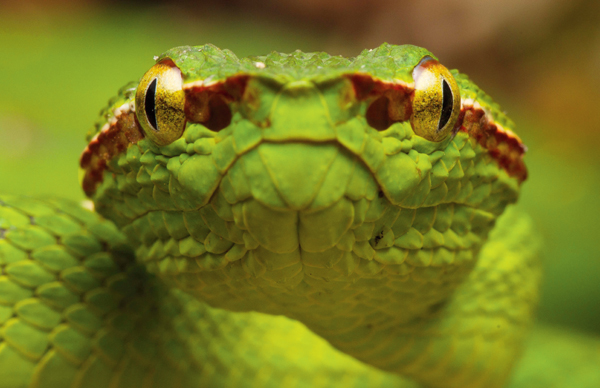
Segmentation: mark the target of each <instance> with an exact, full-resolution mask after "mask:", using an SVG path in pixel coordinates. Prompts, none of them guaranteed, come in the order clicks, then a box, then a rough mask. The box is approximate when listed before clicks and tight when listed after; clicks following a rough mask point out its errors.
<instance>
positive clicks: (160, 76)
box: [135, 61, 186, 146]
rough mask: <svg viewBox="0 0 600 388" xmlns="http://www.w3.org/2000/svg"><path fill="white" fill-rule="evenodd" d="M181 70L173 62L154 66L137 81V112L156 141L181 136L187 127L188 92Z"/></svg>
mask: <svg viewBox="0 0 600 388" xmlns="http://www.w3.org/2000/svg"><path fill="white" fill-rule="evenodd" d="M182 86H183V79H182V77H181V71H180V70H179V69H178V68H177V67H176V66H175V64H174V63H173V62H170V61H165V62H160V63H157V64H156V65H154V66H152V68H151V69H150V70H148V72H146V74H144V77H142V80H141V81H140V84H139V85H138V88H137V91H136V94H135V112H136V115H137V119H138V121H139V123H140V125H141V126H142V128H143V129H144V133H145V134H146V136H148V137H149V138H150V140H152V141H153V142H154V143H155V144H157V145H161V146H162V145H167V144H170V143H172V142H174V141H175V140H177V139H179V138H180V137H181V134H182V133H183V130H184V129H185V121H186V119H185V113H184V110H183V108H184V105H185V95H184V92H183V89H182Z"/></svg>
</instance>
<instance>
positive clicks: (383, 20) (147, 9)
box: [0, 0, 600, 333]
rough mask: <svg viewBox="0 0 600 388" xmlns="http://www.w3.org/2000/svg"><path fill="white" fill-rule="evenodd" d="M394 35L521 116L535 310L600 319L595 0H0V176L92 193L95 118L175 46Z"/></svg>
mask: <svg viewBox="0 0 600 388" xmlns="http://www.w3.org/2000/svg"><path fill="white" fill-rule="evenodd" d="M384 41H386V42H389V43H394V44H404V43H411V44H416V45H420V46H423V47H426V48H428V49H429V50H431V51H432V52H433V53H434V54H436V56H438V57H439V58H440V60H441V61H442V63H444V64H445V65H446V66H447V67H449V68H458V69H460V70H461V71H462V72H464V73H467V74H469V75H470V76H471V78H472V79H473V80H474V81H475V82H476V83H478V84H479V86H481V87H482V88H483V89H484V90H486V91H487V92H488V93H489V94H490V95H492V96H493V97H494V99H495V100H496V101H497V102H499V103H500V104H501V105H502V106H503V108H504V109H505V110H506V111H507V112H508V113H509V115H510V116H511V117H512V118H513V119H514V121H515V122H516V123H517V132H518V134H519V135H520V136H521V138H522V139H523V140H524V142H525V143H526V144H527V145H528V146H529V152H528V154H527V159H526V161H527V165H528V167H529V171H530V178H529V180H528V181H527V182H525V184H524V186H523V195H522V197H521V201H520V203H519V206H520V207H521V208H522V209H524V210H525V211H527V212H528V213H529V214H531V215H532V217H533V218H534V220H535V222H536V225H537V226H538V228H539V230H540V231H541V232H542V234H543V236H544V239H545V244H544V252H543V254H544V259H545V262H546V269H547V270H546V281H545V283H544V289H543V298H542V302H541V305H540V320H542V321H545V322H547V323H551V324H556V325H561V326H568V327H572V328H575V329H578V330H585V331H590V332H596V333H600V281H599V278H600V220H599V218H600V157H599V155H600V92H599V90H600V2H599V1H597V0H529V1H519V0H489V1H481V0H449V1H441V0H422V1H417V0H407V1H394V0H373V1H367V0H330V1H326V0H258V1H244V0H223V1H213V2H208V1H192V0H188V1H185V0H183V1H177V2H162V1H156V0H155V1H119V2H117V1H112V2H111V1H76V0H70V1H69V0H67V1H64V0H63V1H61V0H52V1H45V0H38V1H2V0H0V53H1V57H0V192H5V193H6V192H8V193H19V194H30V195H52V196H63V197H69V198H73V199H82V198H83V195H82V193H81V191H80V189H79V186H78V181H77V172H78V171H77V161H78V157H79V154H80V153H81V151H82V150H83V148H84V146H85V142H84V135H85V133H86V132H87V130H88V129H90V128H91V126H92V124H93V123H94V121H95V120H96V118H97V114H98V111H99V110H100V109H101V108H102V107H103V106H104V105H105V103H106V101H107V100H108V98H110V97H111V96H112V95H114V93H115V92H116V90H117V89H118V88H119V87H121V86H122V85H124V84H125V83H127V82H128V81H131V80H137V79H139V77H141V75H143V73H144V72H145V71H146V70H147V69H148V68H149V67H150V66H151V65H152V64H153V60H152V58H153V56H154V55H158V54H160V53H161V52H163V51H165V50H167V49H168V48H170V47H173V46H180V45H197V44H203V43H214V44H216V45H217V46H219V47H221V48H229V49H231V50H233V51H234V52H235V53H236V54H237V55H238V56H246V55H259V54H265V53H267V52H269V51H272V50H277V51H292V50H295V49H301V50H303V51H318V50H324V51H328V52H329V53H331V54H342V55H346V56H354V55H356V54H358V53H359V52H360V50H361V49H363V48H372V47H375V46H378V45H379V44H381V43H382V42H384Z"/></svg>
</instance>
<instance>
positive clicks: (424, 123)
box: [410, 56, 460, 142]
mask: <svg viewBox="0 0 600 388" xmlns="http://www.w3.org/2000/svg"><path fill="white" fill-rule="evenodd" d="M413 78H414V80H415V92H414V96H413V102H412V110H413V113H412V116H411V118H410V123H411V125H412V127H413V131H414V132H415V134H416V135H418V136H421V137H423V138H425V139H427V140H429V141H434V142H439V141H442V140H444V139H446V138H447V137H448V136H449V135H450V134H451V133H452V130H453V128H454V125H455V124H456V121H457V120H458V115H459V113H460V90H459V88H458V85H457V83H456V80H455V79H454V77H453V76H452V73H450V71H448V69H446V67H444V66H443V65H442V64H440V63H439V62H438V61H436V60H435V59H433V58H431V57H429V56H426V57H424V58H423V59H421V61H420V62H419V64H418V65H417V66H415V68H414V70H413Z"/></svg>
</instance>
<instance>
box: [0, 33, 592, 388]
mask: <svg viewBox="0 0 600 388" xmlns="http://www.w3.org/2000/svg"><path fill="white" fill-rule="evenodd" d="M513 130H514V124H513V122H512V121H511V120H510V119H509V118H508V117H507V116H506V115H505V114H504V113H503V112H502V110H501V109H500V107H499V106H498V105H497V104H496V103H494V102H493V101H492V100H491V98H490V97H489V96H487V95H486V94H485V93H484V92H483V91H481V90H480V89H479V88H478V87H477V86H476V85H474V84H473V83H472V82H471V81H470V80H469V78H467V77H466V76H465V75H464V74H461V73H459V72H458V71H454V70H452V71H449V70H448V69H446V67H444V66H443V65H442V64H441V63H440V62H439V61H438V60H437V59H436V58H435V57H434V56H433V54H431V53H430V52H428V51H427V50H425V49H422V48H419V47H415V46H408V45H405V46H395V45H389V44H383V45H381V46H380V47H378V48H376V49H373V50H365V51H363V52H362V53H361V54H360V55H358V56H357V57H355V58H343V57H339V56H331V55H329V54H326V53H303V52H300V51H296V52H293V53H290V54H283V53H276V52H273V53H271V54H269V55H266V56H259V57H248V58H242V59H238V58H237V57H236V56H235V55H234V54H233V53H232V52H230V51H228V50H221V49H218V48H217V47H215V46H212V45H204V46H196V47H190V46H185V47H177V48H174V49H172V50H169V51H167V52H166V53H164V54H163V55H161V56H160V57H158V58H157V59H156V64H155V65H154V66H153V67H152V68H151V69H150V70H149V71H148V72H147V73H146V74H145V75H144V76H143V77H142V78H141V80H140V81H139V82H138V83H132V84H128V85H126V86H125V87H124V88H122V89H121V90H120V91H119V93H118V95H117V96H116V97H115V98H113V99H111V100H110V102H109V104H108V106H107V107H106V108H105V109H104V110H103V111H102V113H101V118H100V120H99V122H98V123H97V124H96V126H95V128H94V129H93V130H92V131H91V132H90V133H89V134H88V145H87V147H86V148H85V150H84V152H83V154H82V156H81V159H80V166H81V183H82V187H83V190H84V191H85V193H86V194H87V196H88V197H89V198H90V199H91V200H92V201H93V204H94V208H95V211H96V213H94V212H91V211H89V210H86V209H84V208H82V207H81V206H80V205H79V204H76V203H72V202H69V201H65V200H60V199H52V198H46V199H32V198H24V197H13V196H0V268H1V269H2V272H1V274H0V388H25V387H31V388H62V387H65V388H66V387H69V388H117V387H181V388H188V387H285V388H293V387H407V388H408V387H439V388H444V387H448V388H450V387H473V388H476V387H503V386H505V385H506V384H508V385H509V386H512V387H537V386H540V387H551V386H557V387H558V386H564V387H576V388H583V387H588V386H589V387H592V386H597V385H595V384H596V383H598V382H600V371H599V370H600V367H599V368H597V366H598V365H600V342H598V341H596V342H593V341H592V340H588V339H579V338H575V337H574V336H572V335H568V334H565V333H562V332H559V331H553V330H550V329H536V330H534V331H533V335H532V337H530V338H531V339H530V340H528V341H529V342H526V338H527V337H528V336H529V335H530V332H531V329H532V320H533V316H534V312H535V306H536V302H537V299H538V286H539V283H540V279H541V267H540V261H539V258H538V254H537V248H538V245H539V244H538V239H537V237H536V236H537V235H536V234H535V233H533V228H532V225H531V222H530V220H529V219H528V218H527V217H526V216H524V215H521V214H519V213H518V212H516V211H515V210H514V209H513V208H512V207H511V206H510V205H511V204H513V203H514V202H516V200H517V198H518V194H519V191H520V188H521V184H522V183H523V181H524V180H525V179H526V177H527V170H526V167H525V164H524V161H523V157H524V154H525V150H526V148H525V146H524V145H523V144H522V142H521V140H520V139H519V137H518V136H517V135H516V134H515V133H514V132H513ZM526 344H529V345H526ZM524 349H525V350H524ZM524 352H525V355H524V356H523V353H524ZM586 352H587V353H586ZM582 354H585V355H586V356H585V358H584V357H582V356H581V355H582ZM575 355H578V356H575ZM577 357H579V358H577ZM520 359H522V362H521V364H520V365H519V366H518V367H517V369H516V372H515V373H514V375H512V377H511V373H512V372H511V370H512V369H513V367H514V365H515V364H516V363H517V362H518V361H519V360H520ZM590 365H591V366H590Z"/></svg>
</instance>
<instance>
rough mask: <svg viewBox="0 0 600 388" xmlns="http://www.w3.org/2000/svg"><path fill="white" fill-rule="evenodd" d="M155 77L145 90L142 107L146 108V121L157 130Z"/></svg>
mask: <svg viewBox="0 0 600 388" xmlns="http://www.w3.org/2000/svg"><path fill="white" fill-rule="evenodd" d="M157 80H158V79H157V78H154V79H153V80H152V82H150V85H149V86H148V90H147V91H146V98H145V100H144V108H145V110H146V117H148V121H149V122H150V125H151V126H152V129H154V130H155V131H157V132H158V126H157V125H156V101H155V99H156V84H157Z"/></svg>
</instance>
